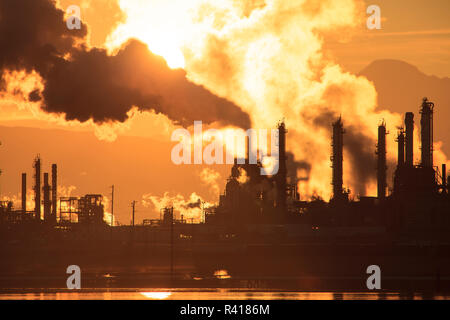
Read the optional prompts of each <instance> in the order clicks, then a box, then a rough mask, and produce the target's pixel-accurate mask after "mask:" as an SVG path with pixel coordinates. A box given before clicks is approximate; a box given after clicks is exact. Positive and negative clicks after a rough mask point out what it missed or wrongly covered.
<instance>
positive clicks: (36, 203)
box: [33, 156, 41, 220]
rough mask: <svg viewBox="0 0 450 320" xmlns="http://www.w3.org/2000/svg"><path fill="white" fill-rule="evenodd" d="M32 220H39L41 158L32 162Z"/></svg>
mask: <svg viewBox="0 0 450 320" xmlns="http://www.w3.org/2000/svg"><path fill="white" fill-rule="evenodd" d="M33 166H34V218H35V219H36V220H41V158H40V157H39V156H37V157H36V159H35V160H34V165H33Z"/></svg>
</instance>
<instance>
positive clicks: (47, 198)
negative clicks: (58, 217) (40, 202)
mask: <svg viewBox="0 0 450 320" xmlns="http://www.w3.org/2000/svg"><path fill="white" fill-rule="evenodd" d="M42 191H43V194H44V221H45V222H46V223H50V222H51V202H50V184H49V183H48V173H47V172H45V173H44V186H43V187H42Z"/></svg>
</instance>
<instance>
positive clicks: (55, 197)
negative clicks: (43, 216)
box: [52, 164, 58, 223]
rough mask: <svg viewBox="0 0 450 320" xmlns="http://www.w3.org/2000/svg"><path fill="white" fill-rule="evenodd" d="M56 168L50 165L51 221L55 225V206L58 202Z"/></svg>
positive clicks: (54, 165)
mask: <svg viewBox="0 0 450 320" xmlns="http://www.w3.org/2000/svg"><path fill="white" fill-rule="evenodd" d="M57 174H58V173H57V166H56V164H52V220H53V222H55V223H56V209H57V208H56V204H57V201H58V182H57V181H58V176H57Z"/></svg>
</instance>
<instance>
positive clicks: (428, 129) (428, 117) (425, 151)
mask: <svg viewBox="0 0 450 320" xmlns="http://www.w3.org/2000/svg"><path fill="white" fill-rule="evenodd" d="M433 109H434V103H433V102H429V101H428V99H427V98H423V102H422V107H421V109H420V113H421V115H422V117H421V118H420V128H421V130H420V134H421V142H422V147H421V149H422V161H421V165H422V166H423V167H427V168H432V167H433Z"/></svg>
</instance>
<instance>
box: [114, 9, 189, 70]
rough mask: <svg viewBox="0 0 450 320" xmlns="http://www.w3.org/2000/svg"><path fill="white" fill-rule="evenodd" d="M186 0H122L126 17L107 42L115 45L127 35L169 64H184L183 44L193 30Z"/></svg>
mask: <svg viewBox="0 0 450 320" xmlns="http://www.w3.org/2000/svg"><path fill="white" fill-rule="evenodd" d="M194 2H196V1H185V0H174V1H166V0H145V1H143V0H121V1H120V2H119V4H120V7H121V9H122V10H123V11H124V12H126V15H127V19H126V21H125V22H124V23H122V24H121V25H119V26H118V27H117V28H116V30H115V31H114V32H113V33H112V34H111V35H110V36H109V37H108V40H107V42H106V46H107V47H108V48H109V49H117V48H119V47H120V46H121V45H122V44H123V43H125V42H126V41H127V40H128V39H130V38H135V39H138V40H140V41H142V42H144V43H146V44H147V45H148V48H149V49H150V51H152V52H153V53H155V54H158V55H160V56H162V57H164V59H165V60H166V61H167V64H168V65H169V67H170V68H172V69H175V68H184V67H185V60H184V55H183V52H182V48H183V46H184V45H185V43H186V41H189V40H188V39H191V38H192V36H193V34H194V33H195V28H196V26H195V24H193V23H192V12H193V9H192V8H193V3H194Z"/></svg>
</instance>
